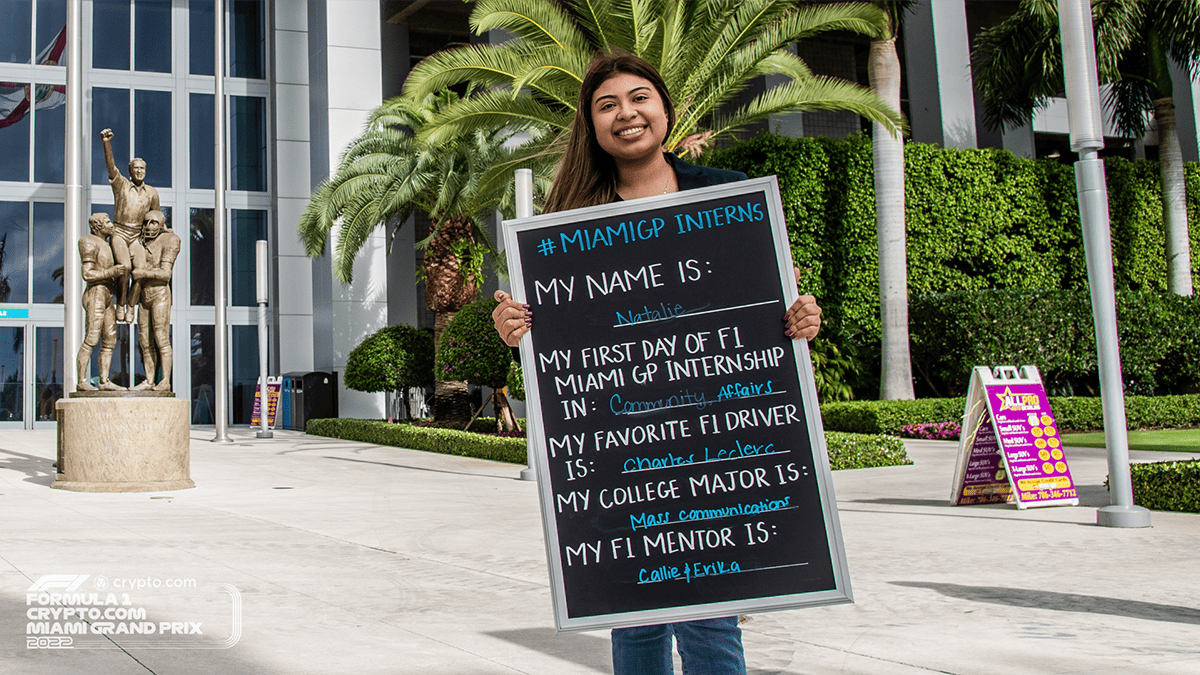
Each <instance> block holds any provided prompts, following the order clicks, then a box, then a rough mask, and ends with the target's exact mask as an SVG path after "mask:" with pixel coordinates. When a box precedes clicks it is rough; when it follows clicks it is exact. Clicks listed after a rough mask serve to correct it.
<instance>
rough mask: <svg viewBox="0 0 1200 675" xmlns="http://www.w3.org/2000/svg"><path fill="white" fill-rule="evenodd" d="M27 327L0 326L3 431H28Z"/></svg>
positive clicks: (0, 385)
mask: <svg viewBox="0 0 1200 675" xmlns="http://www.w3.org/2000/svg"><path fill="white" fill-rule="evenodd" d="M24 393H25V325H24V324H21V325H16V326H14V325H4V326H0V428H17V429H24V428H25V420H26V419H27V417H26V414H25V398H26V397H25V396H24Z"/></svg>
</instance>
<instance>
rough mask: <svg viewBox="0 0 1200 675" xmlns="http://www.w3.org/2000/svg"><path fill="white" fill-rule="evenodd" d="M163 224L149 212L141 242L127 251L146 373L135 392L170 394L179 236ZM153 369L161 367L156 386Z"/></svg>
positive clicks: (160, 214)
mask: <svg viewBox="0 0 1200 675" xmlns="http://www.w3.org/2000/svg"><path fill="white" fill-rule="evenodd" d="M166 224H167V219H166V216H164V215H163V212H162V211H158V210H152V211H150V212H149V213H147V214H146V224H145V226H144V227H143V228H142V237H141V239H140V240H135V241H134V242H133V245H132V246H130V247H129V253H130V257H131V258H132V259H133V272H132V273H131V274H132V276H133V284H134V286H133V291H132V292H131V294H130V302H132V303H134V304H136V305H137V306H139V307H140V308H141V309H140V310H139V311H138V313H137V324H138V341H139V342H140V343H141V347H142V365H143V366H144V367H145V369H146V380H145V381H144V382H142V383H141V384H140V385H138V386H137V387H134V388H135V389H151V388H152V389H154V390H155V391H170V390H171V369H172V367H173V365H174V353H173V352H172V351H171V273H172V271H173V269H174V266H175V258H176V257H178V256H179V236H178V235H176V234H175V233H174V232H172V231H170V230H168V229H166ZM129 311H130V312H132V311H133V308H132V307H130V310H129ZM151 333H153V342H151ZM156 365H157V366H161V367H162V379H161V380H159V381H158V382H157V383H155V382H154V378H155V376H156V374H157V370H156Z"/></svg>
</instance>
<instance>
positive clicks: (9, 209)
mask: <svg viewBox="0 0 1200 675" xmlns="http://www.w3.org/2000/svg"><path fill="white" fill-rule="evenodd" d="M0 302H11V303H23V302H29V204H28V203H27V202H0ZM3 353H4V345H3V344H0V354H3ZM9 372H12V371H11V370H10V371H9Z"/></svg>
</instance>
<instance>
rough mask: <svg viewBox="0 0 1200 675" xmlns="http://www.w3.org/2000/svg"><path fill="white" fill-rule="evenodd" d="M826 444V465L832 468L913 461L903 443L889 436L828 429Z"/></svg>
mask: <svg viewBox="0 0 1200 675" xmlns="http://www.w3.org/2000/svg"><path fill="white" fill-rule="evenodd" d="M825 446H826V448H827V449H828V450H829V468H831V469H833V470H834V471H841V470H843V469H869V468H872V467H880V466H901V465H904V464H912V463H913V462H912V460H911V459H909V458H908V454H907V453H906V452H904V442H903V441H901V440H900V439H899V438H893V437H891V436H871V435H867V434H846V433H841V432H837V431H827V432H825Z"/></svg>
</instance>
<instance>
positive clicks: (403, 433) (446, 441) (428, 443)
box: [305, 418, 912, 471]
mask: <svg viewBox="0 0 1200 675" xmlns="http://www.w3.org/2000/svg"><path fill="white" fill-rule="evenodd" d="M305 433H307V434H309V435H312V436H327V437H329V438H340V439H343V440H347V441H359V442H362V443H374V444H376V445H390V446H393V447H398V448H409V449H412V450H424V451H426V452H437V453H441V454H444V455H459V456H462V457H477V458H479V459H491V460H495V461H498V462H509V463H512V464H525V463H526V461H527V460H526V454H525V439H524V438H499V437H495V436H484V435H482V434H476V433H470V432H466V431H456V430H451V429H437V428H429V427H418V426H414V425H411V424H393V423H391V422H380V421H377V420H355V419H340V418H339V419H315V420H309V421H308V424H307V425H306V426H305ZM825 441H826V446H827V448H828V450H829V464H830V466H831V467H832V468H833V469H834V470H835V471H836V470H840V469H865V468H868V467H878V466H896V465H900V464H912V461H911V460H909V459H908V455H906V454H905V452H904V443H903V442H902V441H901V440H900V439H899V438H892V437H889V436H870V435H864V434H844V433H838V432H836V431H835V432H828V433H826V435H825Z"/></svg>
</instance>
